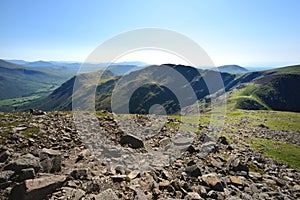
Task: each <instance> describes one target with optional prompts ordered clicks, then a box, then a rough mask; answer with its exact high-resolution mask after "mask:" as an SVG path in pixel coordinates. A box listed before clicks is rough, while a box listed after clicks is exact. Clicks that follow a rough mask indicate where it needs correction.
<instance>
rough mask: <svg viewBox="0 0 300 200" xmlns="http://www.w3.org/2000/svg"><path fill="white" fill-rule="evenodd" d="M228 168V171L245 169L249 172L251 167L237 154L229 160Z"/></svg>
mask: <svg viewBox="0 0 300 200" xmlns="http://www.w3.org/2000/svg"><path fill="white" fill-rule="evenodd" d="M227 170H228V171H234V172H238V171H244V172H246V173H248V172H249V168H248V166H247V165H246V164H244V163H242V162H241V160H240V159H239V158H237V157H235V156H233V157H231V158H229V160H228V161H227Z"/></svg>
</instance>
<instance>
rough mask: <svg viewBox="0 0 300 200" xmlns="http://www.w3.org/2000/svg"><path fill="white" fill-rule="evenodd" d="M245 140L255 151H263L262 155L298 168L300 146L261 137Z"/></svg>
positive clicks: (299, 167) (299, 164)
mask: <svg viewBox="0 0 300 200" xmlns="http://www.w3.org/2000/svg"><path fill="white" fill-rule="evenodd" d="M246 141H247V142H248V143H249V144H250V146H251V147H252V148H253V149H254V150H255V151H257V152H263V155H264V156H267V157H270V158H273V159H275V160H276V161H278V162H283V163H287V164H289V165H290V166H291V167H293V168H295V169H300V159H299V158H300V147H298V146H296V145H293V144H288V143H284V142H279V141H273V140H267V139H261V138H249V139H247V140H246Z"/></svg>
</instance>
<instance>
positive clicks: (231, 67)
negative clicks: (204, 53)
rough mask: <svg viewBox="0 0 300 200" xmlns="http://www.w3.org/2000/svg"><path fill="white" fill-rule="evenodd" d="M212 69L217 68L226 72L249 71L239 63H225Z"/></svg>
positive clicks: (238, 72)
mask: <svg viewBox="0 0 300 200" xmlns="http://www.w3.org/2000/svg"><path fill="white" fill-rule="evenodd" d="M212 70H216V71H219V72H224V73H231V74H240V73H246V72H248V70H247V69H246V68H244V67H241V66H238V65H223V66H220V67H216V68H212Z"/></svg>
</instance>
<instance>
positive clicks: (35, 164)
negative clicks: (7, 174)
mask: <svg viewBox="0 0 300 200" xmlns="http://www.w3.org/2000/svg"><path fill="white" fill-rule="evenodd" d="M28 168H33V169H34V171H35V172H38V171H39V170H40V168H41V166H40V159H39V158H38V157H35V156H34V155H32V154H25V155H22V156H20V157H18V158H17V159H16V160H12V161H11V162H9V163H8V164H7V165H6V166H5V167H4V169H5V170H12V171H14V172H16V173H20V171H21V170H22V169H28Z"/></svg>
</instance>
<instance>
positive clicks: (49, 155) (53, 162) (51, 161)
mask: <svg viewBox="0 0 300 200" xmlns="http://www.w3.org/2000/svg"><path fill="white" fill-rule="evenodd" d="M61 157H62V156H61V152H59V151H57V150H52V149H45V148H44V149H42V151H41V152H40V163H41V166H42V171H43V172H46V173H49V172H50V173H54V172H58V171H60V170H61V162H62V160H61V159H62V158H61Z"/></svg>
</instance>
